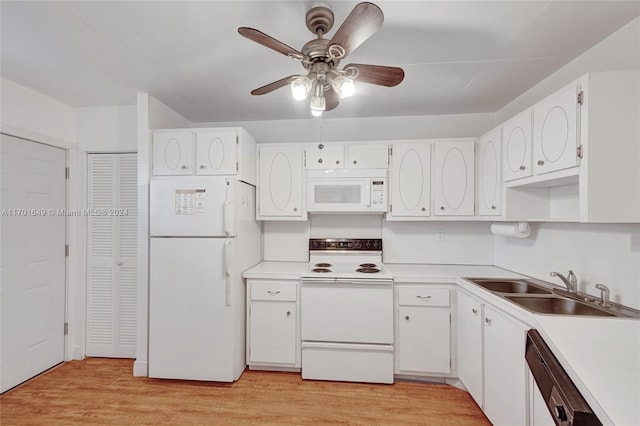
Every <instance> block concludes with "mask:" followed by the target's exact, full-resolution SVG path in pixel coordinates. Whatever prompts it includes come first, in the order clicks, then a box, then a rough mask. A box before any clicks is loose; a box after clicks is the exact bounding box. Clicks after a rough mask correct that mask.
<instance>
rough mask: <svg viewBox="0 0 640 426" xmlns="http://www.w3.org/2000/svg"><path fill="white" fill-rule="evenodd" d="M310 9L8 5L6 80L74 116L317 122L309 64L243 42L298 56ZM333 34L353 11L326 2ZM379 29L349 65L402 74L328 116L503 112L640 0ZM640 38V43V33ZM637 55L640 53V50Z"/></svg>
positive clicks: (471, 10)
mask: <svg viewBox="0 0 640 426" xmlns="http://www.w3.org/2000/svg"><path fill="white" fill-rule="evenodd" d="M310 4H311V2H310V1H308V0H305V1H199V2H190V1H121V2H111V1H104V2H99V1H77V2H67V1H43V2H31V1H15V2H14V1H6V0H3V1H2V2H1V3H0V14H1V27H2V29H1V54H2V57H1V60H2V62H1V71H2V76H3V77H5V78H8V79H9V80H12V81H15V82H16V83H19V84H22V85H24V86H27V87H30V88H33V89H35V90H37V91H40V92H42V93H44V94H47V95H49V96H51V97H54V98H56V99H59V100H61V101H63V102H65V103H67V104H70V105H72V106H76V107H81V106H110V105H132V104H134V103H135V94H136V93H138V92H146V93H149V94H150V95H152V96H153V97H155V98H157V99H158V100H160V101H161V102H163V103H165V104H166V105H167V106H169V107H170V108H172V109H174V110H175V111H177V112H178V113H180V114H182V115H183V116H184V117H185V118H186V119H187V120H189V121H191V122H207V121H218V122H223V121H248V120H277V119H292V118H307V117H309V116H310V114H309V113H308V110H307V108H306V107H305V105H304V103H301V102H296V101H294V100H293V99H292V98H291V95H290V92H289V90H288V89H287V88H286V87H285V88H282V89H279V90H277V91H275V92H272V93H270V94H267V95H263V96H251V95H250V94H249V92H250V91H251V90H252V89H254V88H256V87H259V86H262V85H264V84H267V83H270V82H272V81H274V80H278V79H280V78H282V77H285V76H288V75H291V74H296V73H302V71H303V69H302V67H301V65H300V64H299V63H297V62H296V61H293V60H291V59H289V58H287V57H286V56H284V55H282V54H279V53H277V52H275V51H272V50H269V49H267V48H265V47H263V46H261V45H259V44H256V43H254V42H252V41H250V40H248V39H245V38H244V37H242V36H240V35H239V34H238V33H237V28H238V27H240V26H248V27H253V28H256V29H259V30H261V31H263V32H265V33H267V34H269V35H270V36H272V37H274V38H276V39H278V40H280V41H282V42H284V43H285V44H288V45H290V46H292V47H294V48H296V49H300V48H301V47H302V45H303V44H304V43H305V42H307V41H308V40H310V39H312V38H313V37H314V36H313V35H312V34H311V33H310V32H309V30H307V28H306V25H305V22H304V15H305V12H306V8H307V7H308V6H309V5H310ZM329 4H330V6H331V7H332V9H333V11H334V13H335V16H336V24H335V25H334V29H333V30H332V31H331V32H330V33H329V35H328V37H330V36H331V35H332V34H333V32H335V30H336V29H337V28H338V27H339V25H340V24H341V23H342V21H343V20H344V19H345V18H346V16H347V15H348V13H349V12H350V11H351V9H352V8H353V7H354V6H355V4H357V2H355V1H330V2H329ZM376 4H377V5H378V6H380V8H381V9H382V10H383V12H384V15H385V21H384V24H383V26H382V28H381V29H380V30H379V31H378V32H377V33H376V34H374V35H373V36H372V37H371V38H370V39H369V40H367V41H366V42H365V43H364V44H363V45H361V46H360V47H359V48H358V49H357V50H356V51H354V52H353V53H352V54H351V55H350V56H349V57H348V58H347V59H345V60H343V63H344V64H346V63H350V62H354V63H372V64H377V65H391V66H399V67H402V68H403V69H404V70H405V74H406V75H405V80H404V81H403V82H402V83H401V84H400V85H399V86H397V87H394V88H386V87H379V86H373V85H367V84H360V85H358V87H357V90H358V92H357V94H356V96H354V97H352V98H349V99H345V100H342V101H341V104H340V106H339V107H338V108H337V109H335V110H333V111H330V112H327V113H326V114H325V116H326V117H328V118H329V117H333V118H337V117H375V116H400V115H432V114H457V113H473V112H494V111H496V110H498V109H499V108H501V107H502V106H504V105H505V104H506V103H508V101H510V100H512V99H513V98H515V97H516V96H518V95H520V94H521V93H523V92H524V91H526V90H527V89H528V88H530V87H531V86H533V85H534V84H535V83H537V82H539V81H541V80H542V79H544V78H545V77H546V76H548V75H549V74H551V73H553V72H554V71H555V70H557V69H558V68H560V67H561V66H562V65H564V64H566V63H568V62H569V61H571V60H572V59H573V58H575V57H576V56H578V55H579V54H580V53H582V52H584V51H585V50H587V49H589V48H590V47H591V46H593V45H594V44H596V43H597V42H598V41H600V40H602V39H603V38H605V37H606V36H608V35H609V34H611V33H613V32H614V31H615V30H616V29H618V28H620V27H621V26H623V25H624V24H626V23H627V22H629V21H631V20H632V19H633V18H635V17H636V16H638V15H639V14H640V2H639V1H595V2H591V1H529V2H526V1H497V2H488V1H376ZM639 37H640V35H639ZM639 55H640V52H639Z"/></svg>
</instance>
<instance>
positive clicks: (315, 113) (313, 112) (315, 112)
mask: <svg viewBox="0 0 640 426" xmlns="http://www.w3.org/2000/svg"><path fill="white" fill-rule="evenodd" d="M322 113H323V111H321V110H318V109H312V110H311V115H313V116H314V117H320V116H321V115H322Z"/></svg>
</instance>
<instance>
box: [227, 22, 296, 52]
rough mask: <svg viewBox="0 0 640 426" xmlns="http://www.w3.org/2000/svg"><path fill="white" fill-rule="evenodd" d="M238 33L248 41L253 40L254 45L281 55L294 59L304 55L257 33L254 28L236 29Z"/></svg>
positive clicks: (263, 34)
mask: <svg viewBox="0 0 640 426" xmlns="http://www.w3.org/2000/svg"><path fill="white" fill-rule="evenodd" d="M238 32H239V33H240V35H241V36H244V37H246V38H248V39H249V40H253V41H255V42H256V43H259V44H261V45H263V46H266V47H268V48H269V49H273V50H275V51H276V52H280V53H282V54H283V55H287V56H289V55H293V56H294V57H298V58H302V57H304V55H303V54H302V53H300V52H298V51H297V50H296V49H294V48H293V47H290V46H287V45H286V44H284V43H283V42H281V41H279V40H276V39H275V38H273V37H271V36H268V35H266V34H265V33H263V32H262V31H258V30H256V29H254V28H247V27H240V28H238Z"/></svg>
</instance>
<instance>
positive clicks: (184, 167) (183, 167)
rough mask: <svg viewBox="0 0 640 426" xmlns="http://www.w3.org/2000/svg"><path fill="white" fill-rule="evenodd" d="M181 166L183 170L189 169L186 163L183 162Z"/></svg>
mask: <svg viewBox="0 0 640 426" xmlns="http://www.w3.org/2000/svg"><path fill="white" fill-rule="evenodd" d="M180 168H181V169H182V170H185V169H187V168H188V167H187V166H185V165H184V164H183V165H182V166H180Z"/></svg>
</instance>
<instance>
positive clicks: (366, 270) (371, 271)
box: [356, 268, 380, 274]
mask: <svg viewBox="0 0 640 426" xmlns="http://www.w3.org/2000/svg"><path fill="white" fill-rule="evenodd" d="M356 272H361V273H364V274H375V273H377V272H380V269H378V268H358V269H356Z"/></svg>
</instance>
